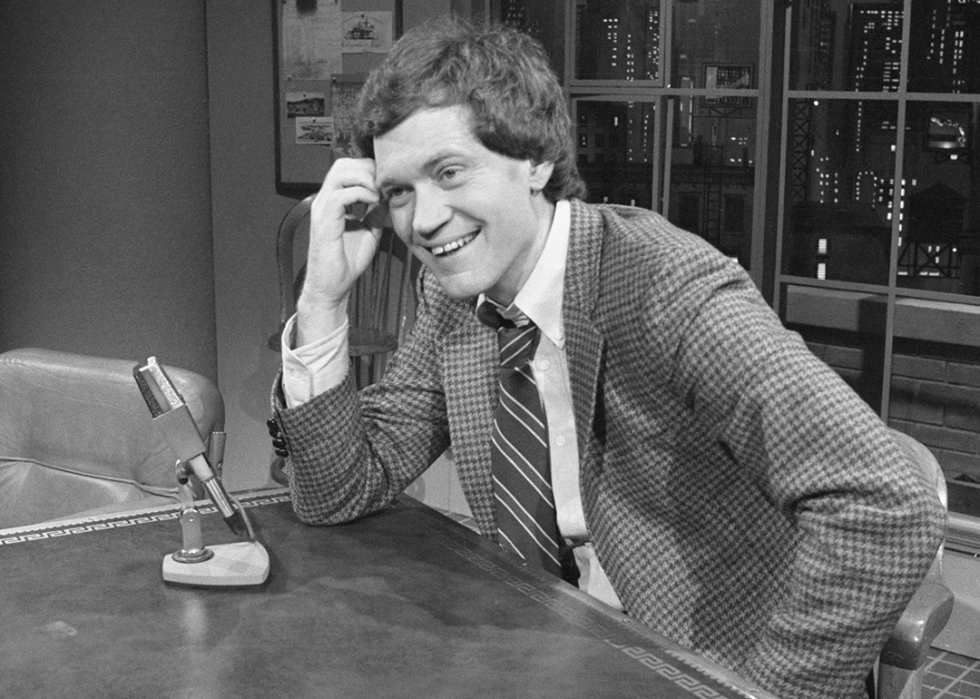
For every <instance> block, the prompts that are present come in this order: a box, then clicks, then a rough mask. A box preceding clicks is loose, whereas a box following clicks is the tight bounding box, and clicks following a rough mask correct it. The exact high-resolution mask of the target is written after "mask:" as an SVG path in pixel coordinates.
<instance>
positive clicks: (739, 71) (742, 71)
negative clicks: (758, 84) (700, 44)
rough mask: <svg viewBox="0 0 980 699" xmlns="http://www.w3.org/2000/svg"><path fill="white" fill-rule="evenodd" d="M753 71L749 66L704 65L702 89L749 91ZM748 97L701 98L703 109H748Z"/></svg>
mask: <svg viewBox="0 0 980 699" xmlns="http://www.w3.org/2000/svg"><path fill="white" fill-rule="evenodd" d="M752 73H753V70H752V66H751V65H723V64H706V65H705V66H704V87H705V88H706V89H708V90H751V89H752V78H753V75H752ZM751 103H752V100H751V98H750V97H738V96H735V95H719V96H718V97H702V98H701V104H702V105H703V106H705V107H748V106H749V105H750V104H751Z"/></svg>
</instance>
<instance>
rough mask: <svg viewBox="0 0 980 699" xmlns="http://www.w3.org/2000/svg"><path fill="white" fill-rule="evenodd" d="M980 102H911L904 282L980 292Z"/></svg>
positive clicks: (901, 264) (900, 267)
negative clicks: (978, 137) (979, 125)
mask: <svg viewBox="0 0 980 699" xmlns="http://www.w3.org/2000/svg"><path fill="white" fill-rule="evenodd" d="M978 117H980V103H973V104H970V103H963V102H960V103H955V102H946V103H937V102H910V103H909V105H908V111H907V115H906V128H905V158H904V166H903V176H902V180H903V188H902V194H903V196H902V221H901V229H900V231H901V237H900V238H899V260H898V282H897V283H898V285H899V286H902V287H906V288H912V289H928V290H932V291H944V292H949V293H954V294H969V295H974V296H976V295H980V169H978V167H977V165H978V163H980V159H978V156H980V151H978V149H977V145H976V138H977V136H978V131H977V128H978Z"/></svg>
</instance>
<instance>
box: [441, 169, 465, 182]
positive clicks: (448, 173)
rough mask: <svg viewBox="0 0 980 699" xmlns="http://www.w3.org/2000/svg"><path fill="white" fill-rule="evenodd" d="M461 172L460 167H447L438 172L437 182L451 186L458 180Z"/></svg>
mask: <svg viewBox="0 0 980 699" xmlns="http://www.w3.org/2000/svg"><path fill="white" fill-rule="evenodd" d="M461 172H462V168H461V167H458V166H456V165H448V166H446V167H444V168H442V169H441V170H440V171H439V181H440V182H445V183H446V184H452V183H453V181H454V180H456V179H458V178H459V174H460V173H461Z"/></svg>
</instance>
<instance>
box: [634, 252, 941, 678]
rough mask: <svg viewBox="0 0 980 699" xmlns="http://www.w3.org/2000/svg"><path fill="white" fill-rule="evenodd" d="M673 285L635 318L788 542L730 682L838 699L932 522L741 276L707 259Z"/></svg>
mask: <svg viewBox="0 0 980 699" xmlns="http://www.w3.org/2000/svg"><path fill="white" fill-rule="evenodd" d="M673 283H676V284H677V287H676V289H675V290H674V292H673V293H672V294H669V295H668V300H667V302H666V303H663V304H662V305H659V306H658V307H657V308H656V309H651V312H650V313H649V314H648V316H647V317H648V318H656V319H657V320H656V322H655V323H654V324H653V325H655V326H656V327H653V326H651V327H650V328H648V330H647V333H648V337H654V338H659V339H658V340H656V341H658V342H662V343H665V344H664V345H663V346H661V347H660V348H659V349H660V350H661V351H665V352H669V353H670V356H673V357H674V358H675V361H673V362H671V363H670V366H671V367H672V369H671V371H672V375H671V376H670V377H669V382H670V385H671V386H672V387H673V391H675V392H676V393H677V394H678V395H679V396H681V397H682V400H683V401H684V403H685V404H686V405H687V406H688V407H689V408H690V409H691V410H693V411H694V412H695V413H696V414H697V415H698V417H699V420H700V421H702V422H703V424H705V425H707V426H708V430H709V432H710V433H711V434H712V435H713V436H714V437H715V438H716V439H717V440H718V441H719V442H720V443H721V444H723V445H724V447H725V449H726V450H727V451H728V452H729V453H730V455H731V457H732V459H733V460H734V462H735V463H736V464H737V465H738V467H739V468H741V469H745V470H747V471H748V475H749V477H750V478H751V479H752V480H753V481H754V482H755V483H756V484H757V485H758V487H759V488H761V489H762V491H763V493H764V494H765V497H766V498H767V499H768V500H769V501H770V502H771V503H772V504H773V505H774V506H775V507H776V508H777V509H778V510H779V511H780V512H782V513H784V515H785V516H786V517H787V518H789V519H790V521H791V522H792V523H793V527H794V529H795V532H796V542H797V546H796V555H795V557H794V559H793V561H792V568H791V570H790V574H789V577H788V586H787V589H788V594H787V595H786V596H784V597H783V598H782V601H781V603H780V605H779V607H778V608H777V609H775V610H773V613H772V614H771V616H770V617H769V618H770V622H769V625H768V628H766V629H764V633H763V637H762V638H760V639H759V641H758V644H757V646H756V652H755V654H754V657H753V658H751V659H750V660H749V664H748V666H747V667H746V668H744V671H745V672H746V674H749V675H750V676H752V677H753V678H754V679H756V680H757V681H759V682H761V683H762V684H763V686H765V687H767V688H769V689H770V691H774V692H775V693H776V694H777V695H779V696H784V697H796V696H800V697H810V696H812V697H818V696H819V697H830V696H847V695H849V694H850V692H851V691H853V690H854V689H855V688H856V687H857V688H859V687H860V686H861V681H862V680H863V679H864V677H865V676H866V675H867V673H868V671H869V669H870V668H871V667H872V665H873V663H874V660H875V658H876V657H877V655H878V653H879V652H880V649H881V647H882V645H883V644H884V641H885V639H886V637H887V635H888V633H889V632H890V630H891V629H892V628H893V627H894V625H895V623H896V621H897V619H898V617H899V615H900V614H901V612H902V610H903V609H904V608H905V606H906V604H907V603H908V601H909V599H910V598H911V596H912V595H913V594H914V592H915V590H916V589H917V587H918V585H919V584H920V582H921V580H922V579H923V577H924V575H925V574H926V572H927V570H928V568H929V566H930V563H931V561H932V560H933V558H934V555H935V552H936V550H937V547H938V545H939V543H940V541H941V537H942V535H943V531H944V523H945V511H944V509H943V508H942V506H941V504H940V503H939V500H938V495H937V493H936V492H935V490H934V489H931V488H930V487H928V485H927V484H926V483H925V482H924V480H923V479H922V477H921V476H920V474H919V473H918V470H917V468H918V467H917V466H916V464H914V463H913V462H912V461H911V460H910V458H909V456H908V455H907V454H906V453H905V451H904V450H903V449H901V448H900V447H899V446H898V444H897V443H896V442H895V440H894V439H893V438H892V437H891V435H890V432H889V430H888V428H887V427H886V426H885V425H884V423H882V421H881V420H880V419H879V417H878V416H877V415H876V414H875V413H874V411H873V410H871V408H870V407H869V406H868V405H867V403H865V402H864V401H863V400H862V399H861V398H860V397H858V396H857V395H856V394H855V393H854V391H853V390H852V389H851V388H850V387H849V386H848V385H847V384H846V383H845V382H844V381H843V380H842V379H841V378H840V377H839V376H838V375H837V374H836V373H835V372H834V371H833V370H831V369H830V368H829V367H828V366H826V365H825V364H823V363H822V362H821V361H819V360H818V359H817V358H816V357H814V356H813V355H812V354H811V353H810V351H809V350H808V348H807V347H806V345H805V344H804V343H803V341H802V339H801V338H800V337H799V336H798V335H797V334H796V333H793V332H790V331H788V330H786V329H785V328H783V326H782V324H781V323H780V321H779V319H778V318H777V317H776V315H775V314H774V313H773V312H772V310H771V309H770V308H769V306H768V305H767V304H766V303H765V301H764V300H763V299H762V297H761V296H760V295H759V294H758V292H757V290H756V289H755V286H754V284H753V283H752V282H751V280H750V279H749V278H748V276H747V275H745V274H744V273H743V272H742V270H741V269H739V268H737V266H735V265H732V264H730V263H729V262H728V261H727V260H723V259H721V258H720V256H718V257H717V258H715V259H714V260H713V262H711V263H710V264H709V265H707V270H705V269H703V268H702V269H701V271H700V273H699V274H698V275H696V276H695V275H690V276H685V275H684V274H683V273H678V274H677V275H676V276H675V277H674V279H673ZM680 299H686V300H685V301H681V300H680ZM665 328H674V329H675V330H672V331H670V332H664V329H665Z"/></svg>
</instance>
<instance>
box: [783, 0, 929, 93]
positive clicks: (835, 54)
mask: <svg viewBox="0 0 980 699" xmlns="http://www.w3.org/2000/svg"><path fill="white" fill-rule="evenodd" d="M913 4H914V3H913ZM930 4H931V3H930ZM792 32H793V34H792V40H791V42H792V44H791V45H792V67H791V73H790V87H791V88H792V89H795V90H849V91H850V90H858V91H870V92H881V91H888V92H894V91H897V90H898V82H899V74H900V72H901V57H902V3H901V2H898V3H896V2H893V1H892V0H879V1H878V2H860V3H854V2H851V0H828V1H827V2H807V3H795V5H794V7H793V28H792Z"/></svg>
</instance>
